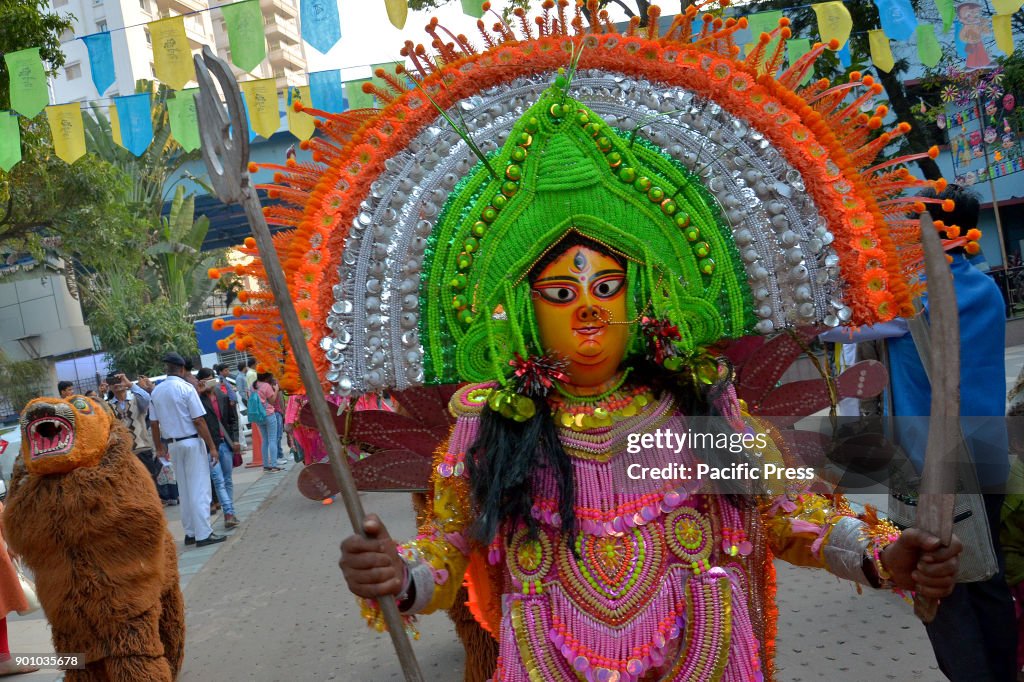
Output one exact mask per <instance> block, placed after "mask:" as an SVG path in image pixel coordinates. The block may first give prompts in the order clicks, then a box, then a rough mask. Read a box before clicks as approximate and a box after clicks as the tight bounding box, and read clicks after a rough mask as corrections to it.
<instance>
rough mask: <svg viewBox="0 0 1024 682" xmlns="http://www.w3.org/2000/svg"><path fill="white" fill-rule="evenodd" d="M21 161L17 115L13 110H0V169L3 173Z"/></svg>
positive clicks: (19, 130)
mask: <svg viewBox="0 0 1024 682" xmlns="http://www.w3.org/2000/svg"><path fill="white" fill-rule="evenodd" d="M19 161H21V129H20V128H19V127H18V115H17V114H16V113H14V112H13V111H0V170H2V171H4V172H5V173H6V172H7V171H9V170H11V169H12V168H14V164H16V163H18V162H19Z"/></svg>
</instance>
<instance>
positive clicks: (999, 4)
mask: <svg viewBox="0 0 1024 682" xmlns="http://www.w3.org/2000/svg"><path fill="white" fill-rule="evenodd" d="M992 7H993V8H995V10H996V14H997V15H999V14H1013V13H1014V12H1016V11H1017V10H1019V9H1020V8H1021V7H1024V0H992Z"/></svg>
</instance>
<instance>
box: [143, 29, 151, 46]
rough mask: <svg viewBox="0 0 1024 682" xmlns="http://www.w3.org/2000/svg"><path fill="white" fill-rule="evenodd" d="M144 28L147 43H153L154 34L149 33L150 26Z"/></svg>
mask: <svg viewBox="0 0 1024 682" xmlns="http://www.w3.org/2000/svg"><path fill="white" fill-rule="evenodd" d="M142 30H143V32H144V33H145V34H146V44H147V45H152V44H153V36H151V35H150V34H149V29H148V28H144V29H142Z"/></svg>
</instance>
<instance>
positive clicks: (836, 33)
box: [811, 0, 853, 47]
mask: <svg viewBox="0 0 1024 682" xmlns="http://www.w3.org/2000/svg"><path fill="white" fill-rule="evenodd" d="M811 7H812V8H813V9H814V13H815V14H816V15H817V16H818V33H820V34H821V40H822V42H824V43H827V42H829V41H830V40H832V39H833V38H835V39H836V40H838V41H839V47H842V46H843V45H845V44H846V41H847V40H849V39H850V31H851V30H853V19H852V18H851V17H850V10H848V9H846V5H844V4H843V3H841V2H839V0H833V2H820V3H818V4H817V5H811Z"/></svg>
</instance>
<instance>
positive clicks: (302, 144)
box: [299, 140, 309, 151]
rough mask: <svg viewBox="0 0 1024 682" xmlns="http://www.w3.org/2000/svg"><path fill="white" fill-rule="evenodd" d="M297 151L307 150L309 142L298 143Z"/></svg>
mask: <svg viewBox="0 0 1024 682" xmlns="http://www.w3.org/2000/svg"><path fill="white" fill-rule="evenodd" d="M299 149H301V150H302V151H307V150H309V140H303V141H302V142H299Z"/></svg>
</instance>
